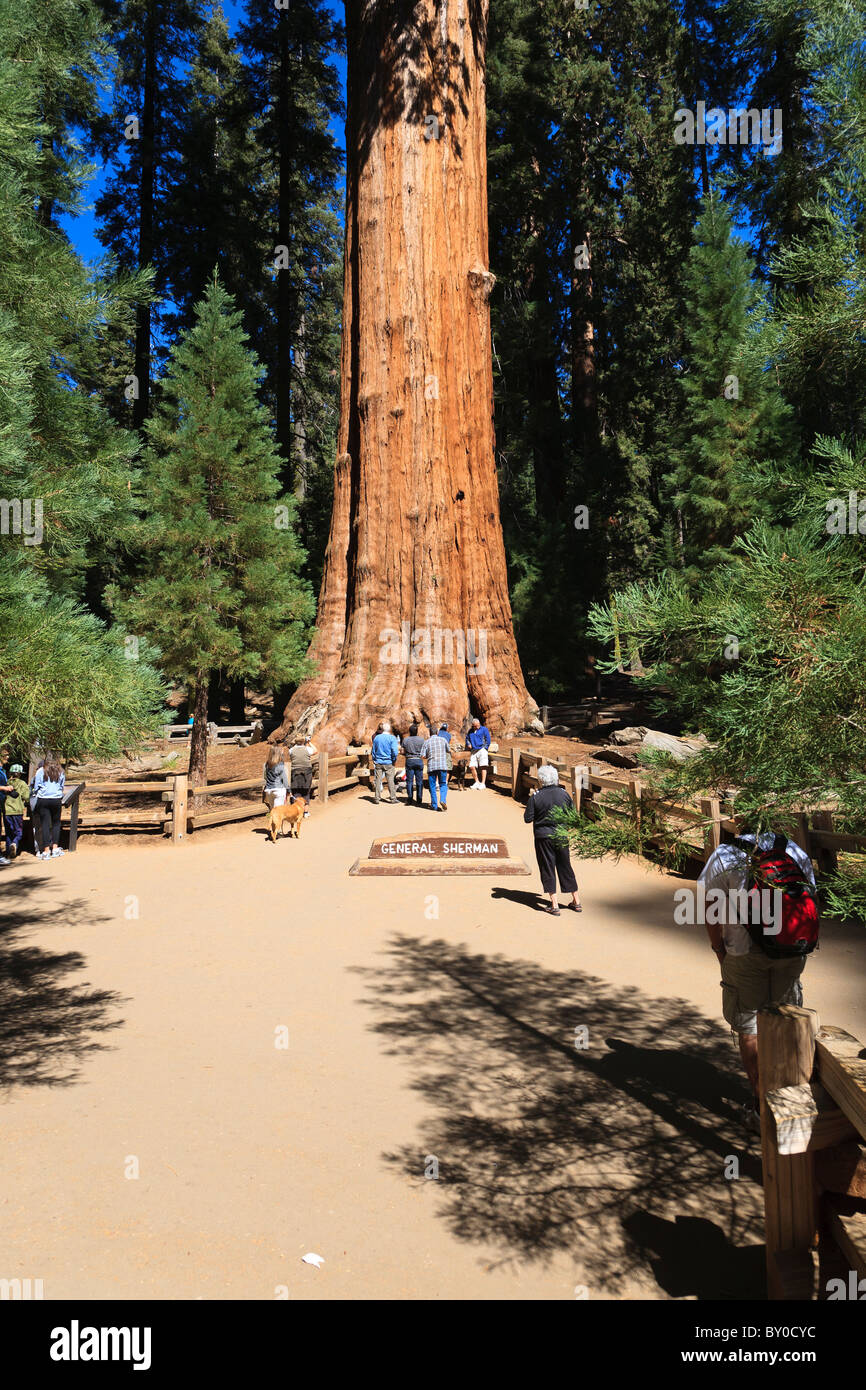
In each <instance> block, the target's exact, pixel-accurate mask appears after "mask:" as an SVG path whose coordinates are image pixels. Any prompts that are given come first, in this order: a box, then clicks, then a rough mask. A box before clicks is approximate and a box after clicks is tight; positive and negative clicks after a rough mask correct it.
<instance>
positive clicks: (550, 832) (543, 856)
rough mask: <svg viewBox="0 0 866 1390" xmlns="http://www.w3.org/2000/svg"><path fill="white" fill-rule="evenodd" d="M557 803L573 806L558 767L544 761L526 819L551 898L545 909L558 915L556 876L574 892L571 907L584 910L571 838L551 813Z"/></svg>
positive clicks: (560, 882)
mask: <svg viewBox="0 0 866 1390" xmlns="http://www.w3.org/2000/svg"><path fill="white" fill-rule="evenodd" d="M556 806H566V807H570V808H573V807H574V802H573V801H572V799H571V797H570V796H569V794H568V792H567V791H566V790H565V788H564V787H561V786H560V785H559V773H558V772H557V770H556V768H555V767H550V766H549V765H548V764H546V763H545V764H543V765H542V766H541V767H539V769H538V790H537V791H536V790H535V789H533V790H532V791H531V792H530V793H529V800H528V801H527V803H526V810H525V811H524V812H523V819H524V820H525V821H526V824H527V825H531V826H532V828H533V831H534V832H535V857H536V859H537V860H538V868H539V872H540V873H541V886H542V888H543V889H544V891H545V893H546V894H547V896H548V897H549V898H550V903H549V905H548V904H547V903H545V911H546V912H552V913H553V915H554V917H558V916H559V904H558V903H557V901H556V876H557V874H558V875H559V886H560V888H561V889H562V891H563V893H570V894H571V902H570V903H569V906H570V907H571V908H572V909H573V910H574V911H575V912H582V911H583V908H582V907H581V905H580V898H579V897H578V892H577V879H576V878H575V876H574V869H573V868H572V867H571V855H570V853H569V848H568V837H567V836H566V834H565V831H564V830H562V829H560V827H559V826H558V825H556V824H555V822H554V820H553V818H552V815H551V812H552V811H553V809H554V807H556Z"/></svg>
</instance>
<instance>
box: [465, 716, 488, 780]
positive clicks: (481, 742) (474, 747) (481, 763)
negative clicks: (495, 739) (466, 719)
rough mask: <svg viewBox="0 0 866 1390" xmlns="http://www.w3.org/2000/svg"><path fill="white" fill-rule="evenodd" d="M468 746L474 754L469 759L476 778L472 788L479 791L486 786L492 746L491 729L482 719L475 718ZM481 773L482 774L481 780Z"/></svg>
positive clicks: (468, 735) (468, 736) (467, 736)
mask: <svg viewBox="0 0 866 1390" xmlns="http://www.w3.org/2000/svg"><path fill="white" fill-rule="evenodd" d="M466 747H467V748H468V749H469V751H470V752H471V754H472V757H471V758H470V759H469V766H470V767H471V768H472V776H473V777H474V778H475V781H474V782H473V784H472V790H473V791H478V789H479V788H481V789H482V790H483V789H484V787H485V786H486V780H487V768H488V766H489V763H490V759H489V758H488V756H487V750H488V748H489V747H490V730H489V729H488V727H487V725H486V724H482V723H481V720H480V719H473V721H472V728H471V729H470V730H469V733H468V734H467V735H466ZM479 773H480V775H481V780H480V781H479Z"/></svg>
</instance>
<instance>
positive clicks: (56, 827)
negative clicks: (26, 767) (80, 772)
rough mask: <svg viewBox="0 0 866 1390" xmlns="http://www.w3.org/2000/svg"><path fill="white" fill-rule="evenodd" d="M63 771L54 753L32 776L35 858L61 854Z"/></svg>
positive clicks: (50, 754) (48, 857)
mask: <svg viewBox="0 0 866 1390" xmlns="http://www.w3.org/2000/svg"><path fill="white" fill-rule="evenodd" d="M65 785H66V774H65V772H64V771H63V768H62V767H61V766H60V763H59V761H58V759H57V758H56V757H55V756H54V754H53V753H49V754H48V755H47V757H46V759H45V762H44V763H43V764H42V766H41V767H40V768H38V769H37V772H36V776H35V777H34V778H33V783H32V788H31V789H32V792H33V802H34V806H33V817H34V820H35V821H36V823H37V825H38V826H39V829H40V835H39V843H40V844H41V846H42V848H41V849H39V848H37V850H36V858H37V859H57V858H59V856H60V855H61V854H62V853H63V850H62V849H61V848H60V810H61V807H62V805H63V789H64V787H65Z"/></svg>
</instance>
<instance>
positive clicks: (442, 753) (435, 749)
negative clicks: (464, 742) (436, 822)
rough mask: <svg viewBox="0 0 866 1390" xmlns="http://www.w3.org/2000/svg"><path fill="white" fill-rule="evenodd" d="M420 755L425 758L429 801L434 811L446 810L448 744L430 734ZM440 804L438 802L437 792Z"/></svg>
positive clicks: (437, 736) (436, 735) (435, 735)
mask: <svg viewBox="0 0 866 1390" xmlns="http://www.w3.org/2000/svg"><path fill="white" fill-rule="evenodd" d="M421 757H422V758H426V759H427V781H428V783H429V785H430V802H431V804H432V806H433V810H434V811H447V810H448V806H447V801H448V744H447V743H446V742H445V739H444V738H440V737H439V735H438V734H431V735H430V737H429V738H428V739H425V740H424V746H423V748H422V749H421ZM440 792H441V795H442V805H441V806H440V805H439V804H438V801H439V793H440Z"/></svg>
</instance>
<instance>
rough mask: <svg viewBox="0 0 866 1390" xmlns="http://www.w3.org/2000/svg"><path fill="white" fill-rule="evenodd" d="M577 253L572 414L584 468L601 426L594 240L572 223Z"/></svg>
mask: <svg viewBox="0 0 866 1390" xmlns="http://www.w3.org/2000/svg"><path fill="white" fill-rule="evenodd" d="M572 227H573V231H572V237H573V244H574V248H575V249H574V256H573V262H572V271H571V294H570V314H571V416H572V423H573V430H574V435H573V439H574V446H575V449H577V451H578V452H579V454H580V455H581V458H582V460H583V465H584V469H585V468H586V463H587V459H588V457H589V456H590V455H591V454H592V453H593V450H594V447H595V442H596V434H597V430H598V411H597V406H596V375H595V331H594V328H593V324H592V295H593V286H592V241H591V236H590V233H589V230H588V229H587V228H585V227H582V226H580V225H579V224H578V225H575V224H574V223H573V224H572Z"/></svg>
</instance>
